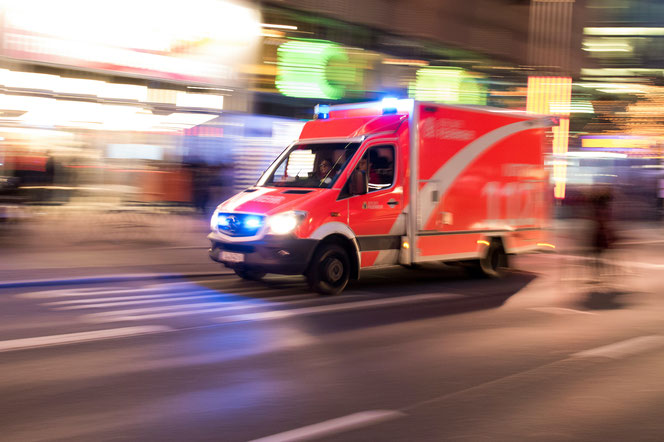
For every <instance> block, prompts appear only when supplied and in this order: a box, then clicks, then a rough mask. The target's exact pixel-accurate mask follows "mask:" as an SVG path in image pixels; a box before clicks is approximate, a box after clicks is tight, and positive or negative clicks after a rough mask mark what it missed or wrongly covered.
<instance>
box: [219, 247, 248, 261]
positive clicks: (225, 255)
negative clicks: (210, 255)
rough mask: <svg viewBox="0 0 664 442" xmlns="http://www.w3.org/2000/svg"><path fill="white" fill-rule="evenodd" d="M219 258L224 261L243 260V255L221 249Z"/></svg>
mask: <svg viewBox="0 0 664 442" xmlns="http://www.w3.org/2000/svg"><path fill="white" fill-rule="evenodd" d="M219 260H221V261H225V262H244V255H243V254H242V253H235V252H227V251H225V250H222V251H221V253H219Z"/></svg>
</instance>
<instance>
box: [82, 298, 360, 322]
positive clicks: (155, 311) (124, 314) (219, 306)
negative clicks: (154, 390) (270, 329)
mask: <svg viewBox="0 0 664 442" xmlns="http://www.w3.org/2000/svg"><path fill="white" fill-rule="evenodd" d="M355 297H356V296H355V295H343V296H338V297H336V298H335V299H336V300H348V299H352V298H355ZM272 299H274V300H269V301H268V300H251V301H247V300H244V301H226V302H201V303H194V304H179V305H167V306H158V307H146V308H136V309H126V310H111V311H107V312H100V313H90V314H87V315H85V316H83V317H82V319H83V320H84V321H86V322H95V323H100V322H120V321H138V320H145V319H157V318H173V317H177V316H187V315H196V314H203V313H213V312H215V313H216V312H230V311H238V310H252V309H253V310H259V311H260V310H262V309H265V308H273V307H284V306H288V307H291V306H298V305H302V304H311V303H312V302H318V301H320V298H315V297H312V296H311V295H292V296H282V297H279V298H272Z"/></svg>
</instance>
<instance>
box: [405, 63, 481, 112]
mask: <svg viewBox="0 0 664 442" xmlns="http://www.w3.org/2000/svg"><path fill="white" fill-rule="evenodd" d="M408 95H409V96H410V97H411V98H414V99H416V100H422V101H433V102H437V103H450V104H477V105H485V104H486V98H487V91H486V88H485V87H484V86H483V85H482V84H480V83H479V82H478V81H477V79H476V78H475V77H473V76H471V75H469V74H468V73H467V72H466V71H465V70H464V69H462V68H456V67H446V66H429V67H425V68H422V69H418V71H417V73H416V74H415V81H414V82H411V83H410V85H409V87H408Z"/></svg>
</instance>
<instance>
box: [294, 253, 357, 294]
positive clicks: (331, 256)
mask: <svg viewBox="0 0 664 442" xmlns="http://www.w3.org/2000/svg"><path fill="white" fill-rule="evenodd" d="M305 276H306V277H307V282H308V283H309V287H310V288H311V290H313V291H314V292H317V293H320V294H321V295H336V294H339V293H341V291H342V290H343V289H344V288H345V287H346V284H348V280H349V279H350V258H349V257H348V253H347V252H346V250H345V249H344V248H343V247H341V246H340V245H337V244H326V245H323V246H321V247H320V248H319V249H318V250H317V251H316V253H315V254H314V257H313V259H312V260H311V265H310V266H309V270H308V271H307V273H306V275H305Z"/></svg>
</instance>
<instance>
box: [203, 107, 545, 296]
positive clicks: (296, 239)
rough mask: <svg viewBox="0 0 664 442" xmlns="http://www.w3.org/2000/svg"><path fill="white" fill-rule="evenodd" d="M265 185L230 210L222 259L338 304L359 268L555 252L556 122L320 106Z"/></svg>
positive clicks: (497, 266) (496, 267) (248, 275)
mask: <svg viewBox="0 0 664 442" xmlns="http://www.w3.org/2000/svg"><path fill="white" fill-rule="evenodd" d="M315 117H316V118H315V119H313V120H312V121H309V122H307V123H306V124H305V125H304V127H303V129H302V132H301V134H300V137H299V139H298V140H296V141H295V142H294V143H292V144H291V145H290V146H289V147H288V148H286V149H285V150H284V151H283V153H281V155H279V157H278V158H277V159H276V160H275V161H274V162H273V163H272V165H271V166H270V167H268V169H267V170H266V171H265V172H264V173H263V175H262V176H261V177H260V179H259V180H258V182H257V183H256V184H255V185H254V186H252V187H250V188H248V189H246V190H244V191H243V192H241V193H239V194H238V195H236V196H234V197H232V198H230V199H229V200H227V201H225V202H224V203H222V204H220V205H219V206H218V207H217V208H216V210H215V211H214V214H213V216H212V219H211V225H210V227H211V230H212V232H211V233H210V235H209V236H208V239H209V240H210V242H211V247H210V250H209V255H210V258H211V259H212V260H214V261H217V262H220V263H223V264H224V265H225V266H226V267H230V268H232V269H233V270H234V271H235V273H236V274H237V275H238V276H240V277H241V278H245V279H253V280H256V279H260V278H262V277H263V276H264V275H265V274H266V273H278V274H291V275H299V274H301V275H304V276H305V277H306V280H307V282H308V284H309V286H310V287H311V289H312V290H313V291H315V292H318V293H320V294H326V295H331V294H337V293H339V292H341V291H342V290H343V289H344V288H345V287H346V285H347V284H348V282H349V280H352V279H357V278H359V276H360V270H361V269H368V268H375V267H383V266H394V265H402V266H417V265H418V264H420V263H427V262H454V263H460V262H464V263H471V264H472V266H471V267H472V268H475V269H476V270H478V271H479V272H480V273H483V274H486V275H489V276H499V275H500V274H501V273H502V270H503V269H504V268H506V267H507V256H508V255H511V254H518V253H525V252H533V251H537V250H541V249H543V248H545V247H547V246H548V244H547V242H546V239H547V229H548V225H549V220H550V206H551V205H550V201H551V195H552V192H551V188H550V186H549V179H548V174H547V170H546V168H545V162H544V159H545V155H546V154H547V153H548V147H547V146H549V145H550V143H549V142H547V140H548V137H547V131H550V128H551V127H552V126H554V125H555V124H556V123H557V122H556V121H555V119H554V118H552V117H547V116H533V115H530V114H526V113H525V112H520V111H507V110H504V109H493V108H488V107H464V106H450V105H441V104H434V103H425V102H418V101H413V100H383V101H380V102H372V103H360V104H350V105H335V106H322V105H319V106H317V107H316V111H315Z"/></svg>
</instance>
